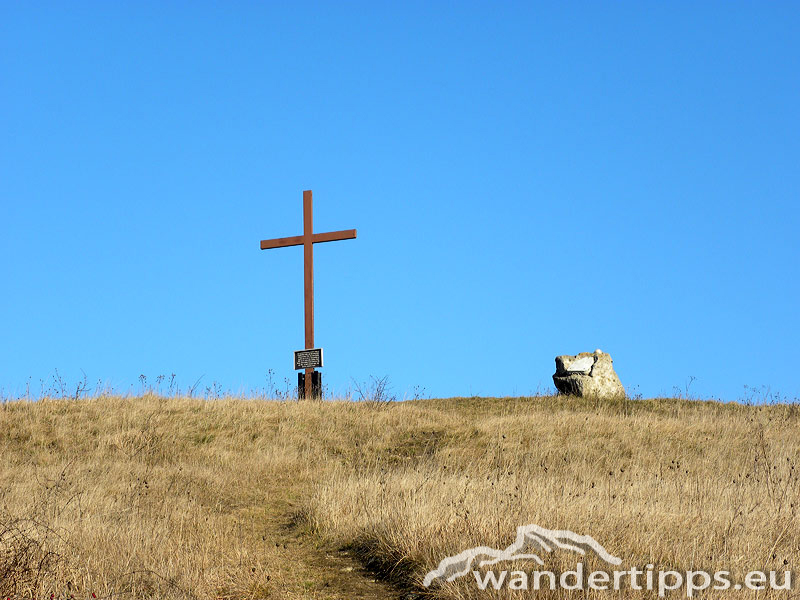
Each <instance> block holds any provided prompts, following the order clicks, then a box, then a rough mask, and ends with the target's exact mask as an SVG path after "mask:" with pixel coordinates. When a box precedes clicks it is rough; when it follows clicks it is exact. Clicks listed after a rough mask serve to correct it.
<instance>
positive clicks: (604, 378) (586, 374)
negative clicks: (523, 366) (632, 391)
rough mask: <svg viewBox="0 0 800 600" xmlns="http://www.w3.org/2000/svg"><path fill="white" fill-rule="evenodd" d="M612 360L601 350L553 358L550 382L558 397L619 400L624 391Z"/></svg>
mask: <svg viewBox="0 0 800 600" xmlns="http://www.w3.org/2000/svg"><path fill="white" fill-rule="evenodd" d="M613 363H614V361H613V360H612V359H611V355H610V354H606V353H605V352H603V351H602V350H595V351H594V352H581V353H580V354H576V355H575V356H569V355H564V356H557V357H556V373H555V375H553V383H555V384H556V388H557V389H558V391H559V392H561V393H562V394H570V395H572V396H581V397H584V398H587V397H591V398H620V397H623V396H625V388H624V387H622V383H621V382H620V380H619V377H617V374H616V373H615V372H614V364H613Z"/></svg>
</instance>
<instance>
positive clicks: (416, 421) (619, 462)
mask: <svg viewBox="0 0 800 600" xmlns="http://www.w3.org/2000/svg"><path fill="white" fill-rule="evenodd" d="M799 424H800V408H799V407H798V406H797V405H779V406H740V405H721V404H718V403H706V402H689V401H684V400H668V399H662V400H637V401H620V402H617V403H599V402H591V401H583V400H578V399H575V398H561V397H543V398H516V399H486V398H469V399H448V400H426V401H415V402H405V403H396V404H388V405H369V404H363V403H349V402H325V403H322V404H318V403H296V402H270V401H262V400H242V399H223V400H214V401H204V400H192V399H187V398H161V397H155V396H145V397H141V398H96V399H88V400H79V401H68V400H45V401H40V402H34V403H28V402H11V403H6V404H3V405H2V408H0V465H1V466H0V490H2V492H0V595H3V597H7V596H10V597H14V596H15V595H16V596H17V597H31V596H36V597H40V598H41V597H50V594H51V593H54V594H55V596H56V597H63V598H68V597H70V595H73V596H74V597H75V598H86V597H91V595H92V594H95V596H97V597H98V598H102V597H109V598H110V597H112V596H113V597H115V598H145V597H152V598H223V597H224V598H359V597H360V598H392V597H400V596H406V595H408V593H409V591H410V590H413V589H416V590H417V591H418V592H422V591H423V590H422V589H421V588H419V587H418V586H419V585H420V584H421V582H422V579H423V577H424V575H425V573H426V572H427V571H429V570H430V569H433V568H435V567H436V565H437V564H438V563H439V561H440V560H441V559H443V558H444V557H446V556H448V555H453V554H456V553H458V552H461V551H462V550H464V549H466V548H469V547H472V546H479V545H488V546H492V547H495V548H501V547H505V546H506V545H507V544H509V543H510V542H511V541H512V540H513V538H514V533H515V530H516V528H517V527H518V526H520V525H525V524H529V523H535V524H538V525H539V526H542V527H545V528H550V529H570V530H572V531H575V532H577V533H580V534H589V535H591V536H593V537H594V538H595V539H596V540H598V541H599V542H600V543H601V544H602V545H603V546H605V548H607V549H608V550H609V551H611V552H613V553H614V554H615V555H616V556H620V557H622V558H623V559H624V561H625V562H626V563H628V564H636V565H645V564H648V563H650V564H655V565H657V566H663V567H665V568H666V567H669V568H674V569H676V570H681V571H685V570H688V569H692V568H699V567H700V566H702V567H704V568H707V569H708V568H714V569H717V568H723V567H724V568H726V569H730V570H731V571H733V572H735V573H737V572H740V571H747V570H751V569H763V570H769V569H781V570H783V569H794V568H796V567H797V565H798V562H800V522H799V521H798V513H797V511H798V506H800V480H799V479H798V469H799V468H800V467H798V461H800V429H798V425H799ZM354 557H355V558H357V559H358V560H359V561H360V562H361V564H367V565H368V566H369V567H370V568H371V569H372V570H374V571H378V572H379V573H380V575H381V576H382V577H385V578H386V579H388V580H391V581H392V582H393V585H389V584H388V583H382V582H380V581H374V579H375V577H373V576H371V575H370V574H369V573H367V572H364V571H363V570H361V569H360V566H359V563H358V562H355V561H354ZM554 560H555V563H554V565H555V567H556V568H559V565H562V563H560V562H559V561H560V560H561V559H560V558H558V557H555V558H554ZM563 564H564V565H566V564H567V563H563ZM401 590H404V591H401ZM424 591H425V593H426V594H432V595H433V596H434V597H439V598H472V597H474V598H485V597H506V596H508V597H516V596H513V592H511V591H508V590H505V591H500V592H493V593H491V594H492V595H491V596H489V595H487V594H490V593H489V592H479V591H478V590H477V588H476V587H475V586H474V580H472V582H470V581H468V580H467V579H466V578H463V579H461V580H456V581H454V582H452V583H447V584H445V585H444V586H441V587H436V588H435V589H431V590H424ZM415 593H417V592H415ZM481 594H483V595H481ZM504 594H506V595H505V596H504ZM559 594H566V592H561V593H559V592H554V593H553V594H551V596H554V597H555V596H559ZM631 594H632V592H631V593H629V594H628V597H630V595H631ZM731 594H733V592H731ZM784 594H785V592H784ZM412 595H413V594H412ZM643 597H644V596H643ZM760 597H770V595H769V593H767V594H766V595H764V594H762V595H761V596H760ZM776 597H778V595H777V593H776ZM781 597H785V596H781Z"/></svg>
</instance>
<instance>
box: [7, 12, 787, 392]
mask: <svg viewBox="0 0 800 600" xmlns="http://www.w3.org/2000/svg"><path fill="white" fill-rule="evenodd" d="M798 30H800V11H798V9H797V5H796V4H793V3H789V2H785V3H782V2H774V3H754V2H742V3H740V2H713V3H688V2H672V3H656V2H614V3H599V2H593V3H583V2H580V3H577V2H576V3H555V2H553V3H523V2H519V3H507V2H502V3H494V2H493V3H490V2H485V3H475V2H461V3H445V2H402V3H401V2H397V3H386V2H381V3H376V2H363V3H356V2H335V3H334V2H324V3H323V2H320V3H291V4H290V3H281V4H279V3H256V2H230V3H228V2H226V3H222V2H220V3H203V2H193V3H183V2H171V3H161V2H158V3H155V2H153V3H146V2H130V3H122V2H115V3H100V2H92V3H81V2H74V3H73V2H70V3H47V2H35V3H34V2H3V3H2V5H0V87H2V90H3V92H2V93H1V94H0V128H1V129H0V133H1V134H2V139H3V143H2V144H0V207H1V212H0V215H1V216H2V219H1V221H0V223H1V224H2V225H1V226H2V230H0V232H1V234H0V253H2V256H3V259H2V262H0V264H2V271H3V272H2V281H3V286H4V291H3V293H2V294H0V314H2V321H0V335H1V336H2V344H0V387H2V388H3V392H4V393H5V394H6V395H10V394H11V395H13V394H18V393H20V392H21V391H24V389H25V386H26V383H27V382H28V381H31V382H32V383H31V386H32V388H33V390H38V389H39V387H40V383H39V382H40V380H46V381H47V380H50V379H51V378H52V376H53V374H54V372H55V370H56V369H58V372H59V373H60V375H61V376H62V377H63V378H64V379H65V380H67V381H68V382H70V384H72V383H74V382H76V381H77V380H78V379H79V378H81V377H82V372H85V373H86V375H87V377H88V380H89V382H90V384H92V385H94V384H95V383H96V382H98V381H102V382H103V383H104V384H107V385H111V386H113V387H114V388H116V389H117V390H120V391H127V390H129V389H134V390H135V389H136V387H137V386H138V383H139V375H140V374H145V375H146V376H147V377H148V379H149V380H150V381H153V380H154V379H155V378H156V377H157V376H158V375H159V374H165V375H169V374H171V373H176V374H177V376H178V379H179V381H180V382H181V383H182V384H183V385H190V384H192V383H193V382H195V381H196V380H197V379H198V378H201V377H202V379H201V384H200V385H199V389H203V386H207V385H211V384H212V383H213V382H217V383H218V384H219V385H220V386H221V387H223V388H224V389H230V390H233V391H239V390H242V391H249V390H252V389H258V388H263V387H264V386H266V385H267V372H268V370H269V369H273V370H274V372H275V375H274V379H275V380H277V381H278V382H282V381H283V380H284V379H285V378H287V377H288V378H292V380H294V377H295V374H294V371H293V370H292V366H293V365H292V351H293V350H295V349H299V348H301V347H302V346H303V342H304V338H303V306H302V294H303V288H302V259H303V258H302V250H301V249H299V248H285V249H278V250H270V251H263V252H262V251H260V250H259V244H258V243H259V240H261V239H265V238H271V237H282V236H289V235H298V234H300V233H301V232H302V190H304V189H312V190H313V191H314V200H315V229H316V230H317V231H331V230H337V229H348V228H357V229H358V239H357V240H354V241H346V242H337V243H332V244H324V245H321V246H317V247H316V249H315V267H316V273H315V275H316V321H317V325H316V338H317V345H318V346H321V347H323V348H324V349H325V363H326V364H325V367H324V369H323V374H324V380H325V383H326V385H327V386H328V387H329V389H330V390H331V391H332V392H333V393H339V394H341V393H345V392H346V391H347V389H348V388H350V387H352V381H353V380H355V381H359V382H364V381H365V380H367V379H368V378H369V377H370V376H376V377H381V376H384V375H387V376H388V377H389V379H390V381H391V383H392V386H393V392H394V393H396V394H397V395H398V396H399V397H403V396H409V395H413V393H414V388H415V386H419V388H420V389H424V393H425V395H431V396H457V395H472V394H477V395H493V396H503V395H512V394H513V395H522V394H529V393H532V392H535V391H537V390H546V389H549V388H551V387H552V380H551V375H552V373H553V371H554V361H553V359H554V357H555V356H556V355H559V354H574V353H577V352H581V351H591V350H594V349H595V348H601V349H603V350H605V351H607V352H610V353H611V354H612V355H613V357H614V360H615V366H616V368H617V371H618V373H619V375H620V377H621V379H622V381H623V384H625V385H626V387H627V388H628V390H629V391H630V392H631V393H634V394H636V393H640V394H643V395H644V396H655V395H661V394H670V395H671V394H673V393H674V388H676V387H677V388H681V389H684V388H685V387H686V385H687V382H688V381H689V380H690V378H692V377H694V378H695V379H694V381H693V382H692V384H691V386H690V388H689V393H690V394H691V395H694V396H698V397H715V398H722V399H727V400H734V399H737V398H743V397H745V395H746V394H748V393H749V392H745V390H744V386H750V387H752V388H756V389H759V390H767V389H768V390H770V393H771V394H775V393H778V394H780V395H782V396H783V397H788V398H795V397H799V396H800V370H798V369H797V368H795V367H794V364H795V363H796V356H795V352H796V351H797V341H798V334H799V333H800V326H799V325H800V318H799V317H798V311H797V305H798V302H797V299H798V296H800V284H798V264H797V260H798V256H800V242H798V235H797V232H798V230H800V208H798V192H800V175H799V174H798V173H799V172H800V170H799V169H798V165H799V164H800V136H799V135H798V134H800V118H799V115H800V110H799V109H798V107H800V76H799V74H800V41H798V36H797V31H798Z"/></svg>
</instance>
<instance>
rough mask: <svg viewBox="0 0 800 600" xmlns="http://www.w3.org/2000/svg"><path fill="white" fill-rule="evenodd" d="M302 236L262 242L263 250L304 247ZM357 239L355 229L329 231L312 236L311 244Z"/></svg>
mask: <svg viewBox="0 0 800 600" xmlns="http://www.w3.org/2000/svg"><path fill="white" fill-rule="evenodd" d="M304 237H305V236H302V235H293V236H291V237H285V238H275V239H274V240H261V249H262V250H269V249H271V248H286V247H288V246H302V245H303V238H304ZM355 238H356V230H355V229H344V230H342V231H329V232H328V233H315V234H313V235H312V236H311V242H312V243H314V244H321V243H323V242H338V241H339V240H354V239H355Z"/></svg>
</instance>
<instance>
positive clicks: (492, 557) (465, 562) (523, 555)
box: [422, 524, 622, 587]
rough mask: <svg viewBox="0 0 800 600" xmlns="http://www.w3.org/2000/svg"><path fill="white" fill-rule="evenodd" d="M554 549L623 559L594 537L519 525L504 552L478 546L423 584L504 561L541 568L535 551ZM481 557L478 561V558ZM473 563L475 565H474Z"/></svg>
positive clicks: (445, 564) (447, 562)
mask: <svg viewBox="0 0 800 600" xmlns="http://www.w3.org/2000/svg"><path fill="white" fill-rule="evenodd" d="M554 548H561V549H563V550H572V551H573V552H577V553H578V554H582V555H585V554H586V549H590V550H593V551H594V553H595V554H597V555H598V556H599V557H600V558H602V559H603V560H604V561H606V562H607V563H609V564H612V565H619V564H620V563H621V562H622V559H620V558H617V557H616V556H612V555H611V554H609V553H608V552H607V551H606V549H605V548H603V546H601V545H600V544H599V543H598V542H597V541H596V540H595V539H594V538H593V537H591V536H588V535H578V534H577V533H574V532H572V531H567V530H563V531H561V530H559V531H556V530H553V529H545V528H544V527H539V526H538V525H533V524H531V525H520V526H519V527H517V538H516V539H515V540H514V543H513V544H511V545H510V546H509V547H508V548H506V549H505V550H498V549H496V548H489V547H488V546H478V547H477V548H470V549H469V550H464V552H461V553H460V554H456V555H455V556H448V557H447V558H445V559H443V560H442V561H441V562H440V563H439V566H438V567H437V568H436V569H434V570H433V571H431V572H430V573H428V574H427V575H425V580H424V581H423V582H422V584H423V585H424V586H425V587H429V586H430V585H431V584H432V583H433V582H434V581H438V582H440V583H441V582H442V581H453V580H454V579H457V578H458V577H462V576H464V575H466V574H467V573H469V572H470V570H472V568H473V566H474V567H475V568H478V567H485V566H488V565H493V564H496V563H498V562H500V561H503V560H522V559H530V560H534V561H536V562H537V563H539V564H540V565H543V564H544V561H542V559H541V558H540V557H539V555H538V554H535V553H534V552H541V551H545V552H552V551H553V549H554ZM479 557H480V558H479ZM473 563H477V564H475V565H473Z"/></svg>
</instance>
